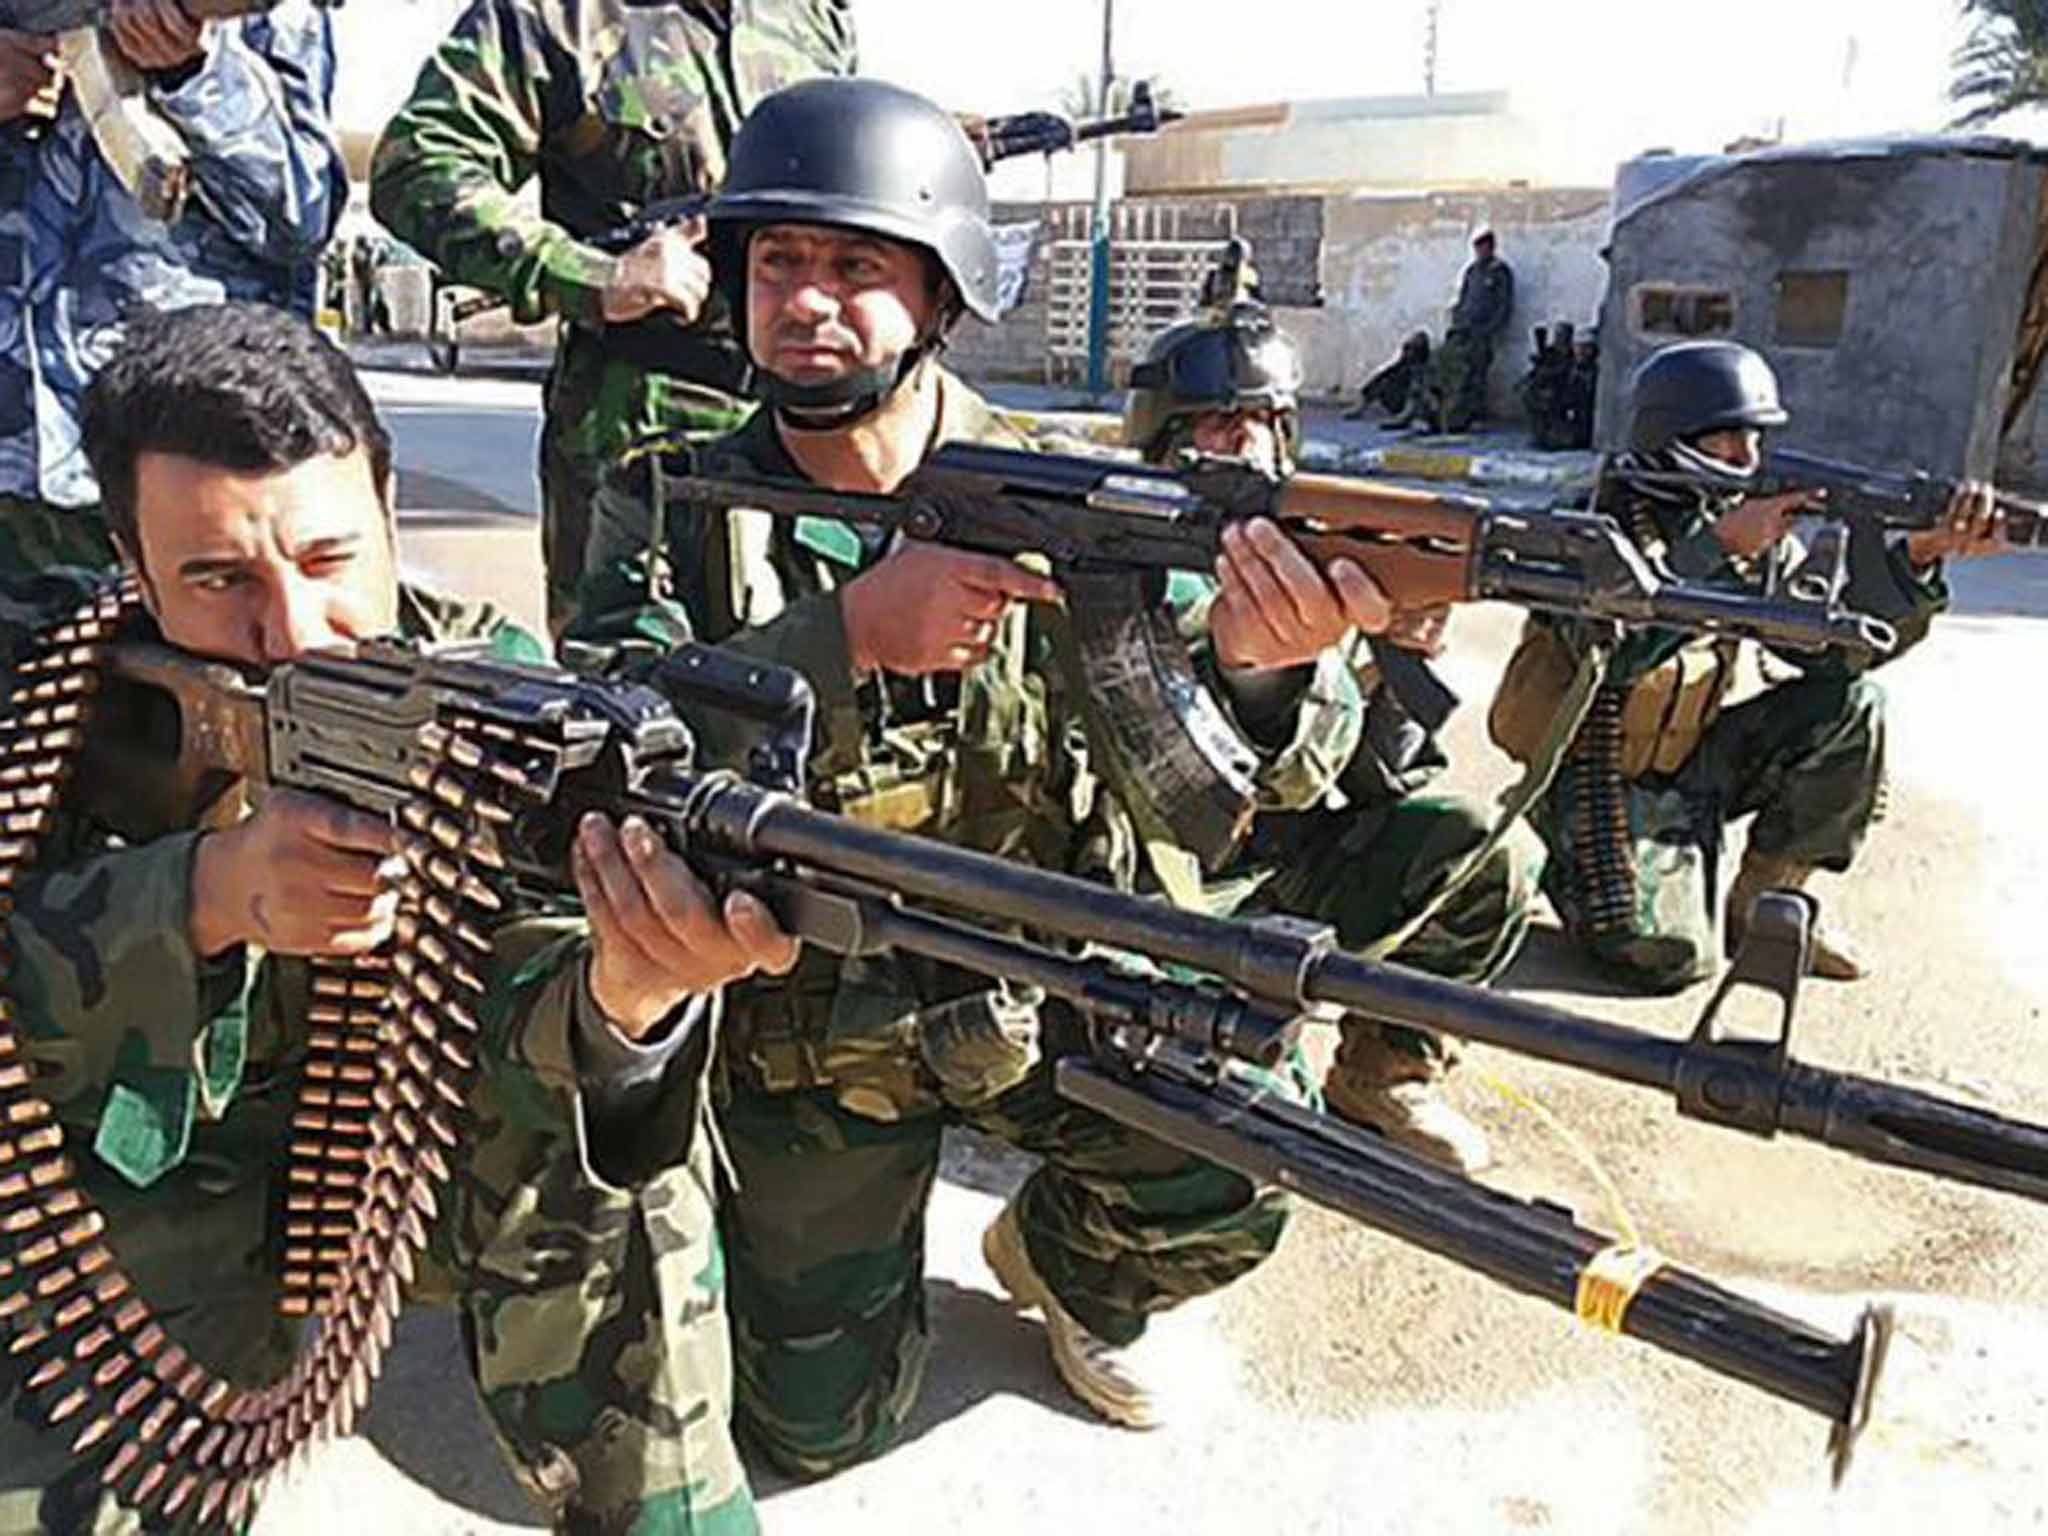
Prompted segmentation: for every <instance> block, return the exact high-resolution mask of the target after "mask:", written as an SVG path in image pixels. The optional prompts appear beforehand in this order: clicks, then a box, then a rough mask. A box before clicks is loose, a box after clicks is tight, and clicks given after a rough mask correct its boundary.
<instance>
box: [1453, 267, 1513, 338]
mask: <svg viewBox="0 0 2048 1536" xmlns="http://www.w3.org/2000/svg"><path fill="white" fill-rule="evenodd" d="M1514 312H1515V271H1514V268H1512V267H1510V266H1509V265H1508V264H1507V263H1506V262H1504V261H1502V260H1501V259H1500V258H1499V257H1498V256H1496V257H1494V258H1493V260H1491V261H1475V262H1472V263H1470V264H1468V265H1467V266H1466V268H1465V271H1464V273H1463V275H1462V276H1460V277H1459V279H1458V300H1457V302H1456V303H1455V304H1453V305H1452V306H1451V329H1452V330H1454V331H1464V332H1466V333H1468V334H1470V335H1473V336H1483V337H1485V338H1486V339H1487V340H1488V341H1492V340H1495V339H1497V338H1498V337H1499V336H1500V333H1501V332H1502V331H1504V330H1506V329H1507V328H1508V320H1509V319H1510V318H1511V317H1512V316H1513V314H1514Z"/></svg>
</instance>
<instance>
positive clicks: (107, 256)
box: [0, 0, 348, 570]
mask: <svg viewBox="0 0 2048 1536" xmlns="http://www.w3.org/2000/svg"><path fill="white" fill-rule="evenodd" d="M35 13H36V0H0V27H8V28H21V29H26V28H28V27H29V26H30V25H31V24H32V23H33V19H34V17H35ZM333 79H334V48H333V42H332V39H331V38H330V36H329V34H328V23H327V18H326V13H325V12H323V11H320V10H316V9H315V8H314V7H313V6H312V5H311V4H310V0H284V3H283V4H281V5H279V6H278V7H277V9H275V10H273V11H271V12H269V13H268V14H265V15H261V16H254V17H250V18H249V19H247V20H245V21H237V22H228V23H215V24H214V26H213V28H212V30H211V33H210V41H209V43H208V45H207V51H206V55H205V57H204V59H203V60H202V61H201V62H200V63H199V65H198V67H197V68H196V70H194V71H193V72H192V73H191V75H190V76H189V78H185V79H181V80H178V81H177V82H176V83H175V84H170V83H168V82H166V81H159V82H158V83H157V84H156V86H155V87H154V88H153V89H152V90H151V91H150V97H151V100H152V102H153V104H154V105H155V106H156V108H157V109H158V111H159V112H160V113H161V114H162V116H163V117H164V118H165V119H167V120H168V121H169V122H170V123H171V124H172V126H173V127H175V128H176V129H177V131H178V133H179V134H180V136H181V137H182V138H183V139H184V141H185V145H186V148H187V149H188V151H189V152H190V154H191V161H192V175H193V179H194V183H195V192H194V195H193V197H192V200H191V203H190V205H189V206H188V208H187V210H186V212H185V215H184V217H183V218H181V219H180V220H179V221H178V222H177V223H176V224H173V225H164V224H160V223H157V222H155V221H153V220H151V219H148V218H145V217H144V216H143V214H142V213H141V211H140V210H139V209H138V208H137V207H136V205H135V201H134V199H133V198H131V197H130V196H129V195H128V192H127V190H126V189H125V188H124V187H123V186H122V185H121V183H120V181H119V180H118V179H117V178H116V177H115V175H114V173H113V171H112V169H111V168H110V167H109V166H108V165H107V163H106V161H105V160H104V159H102V158H101V155H100V152H99V148H98V146H97V145H96V144H95V143H94V142H93V137H92V132H91V130H90V129H89V128H88V127H87V125H86V122H85V119H84V117H83V116H82V115H81V114H80V112H79V108H78V101H77V96H76V93H75V92H68V91H67V92H66V94H65V98H64V104H63V107H62V109H61V110H60V111H59V113H58V116H57V119H56V121H55V122H53V123H49V124H45V125H42V126H40V127H37V128H33V129H32V128H31V127H30V126H29V125H28V124H26V123H23V122H20V121H17V122H14V123H9V124H5V125H0V564H4V566H5V568H7V569H9V570H39V569H42V568H43V567H45V566H47V565H53V564H73V565H95V566H96V565H102V564H105V563H107V562H108V561H110V560H111V559H112V558H113V556H112V552H111V547H110V545H109V543H108V541H107V534H106V527H105V524H104V523H103V522H102V521H101V519H100V517H99V512H98V507H97V505H96V504H97V502H98V500H99V490H98V488H97V487H96V486H95V485H94V484H93V479H92V470H91V468H90V466H88V465H87V463H86V461H85V452H84V450H83V448H82V447H81V446H80V444H79V440H78V412H79V407H80V404H81V401H82V400H83V397H84V394H85V388H86V385H87V384H89V383H90V382H91V380H92V376H93V374H94V373H96V372H97V371H98V370H99V367H100V365H101V364H102V363H103V362H105V361H106V359H107V358H109V357H111V356H112V355H113V354H114V352H115V350H116V349H117V348H118V346H119V344H120V339H121V317H122V314H123V312H124V311H126V310H127V309H129V308H130V307H131V306H133V305H136V304H149V305H152V306H154V307H156V308H159V309H175V308H180V307H182V306H185V305H188V304H205V303H212V302H215V301H218V300H221V299H258V300H261V301H263V302H265V303H269V304H276V305H280V306H284V307H288V308H292V309H296V310H297V311H298V312H299V313H300V314H304V315H310V314H311V313H312V306H313V296H314V289H315V286H316V277H317V273H318V270H319V260H320V249H321V247H322V246H323V245H324V244H325V243H326V241H327V237H328V234H329V233H330V231H331V230H332V229H333V227H334V221H335V220H336V219H337V218H339V217H340V215H341V210H342V207H343V205H344V204H345V203H346V202H347V201H348V174H347V171H346V169H345V168H344V166H343V165H342V160H341V150H340V147H339V145H338V144H337V143H336V141H335V137H334V131H333V127H332V125H331V124H330V123H329V121H328V100H329V96H330V93H331V90H332V85H333Z"/></svg>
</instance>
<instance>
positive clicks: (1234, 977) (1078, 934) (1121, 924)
mask: <svg viewBox="0 0 2048 1536" xmlns="http://www.w3.org/2000/svg"><path fill="white" fill-rule="evenodd" d="M687 793H688V798H689V800H690V803H691V804H692V805H693V806H694V807H695V809H694V810H693V812H692V813H691V816H690V818H689V823H688V833H687V835H688V838H689V840H690V846H691V847H692V848H693V849H698V850H704V851H708V852H710V853H712V854H714V855H715V854H719V853H724V854H727V855H738V856H740V857H741V858H742V859H743V860H760V859H764V858H765V859H783V860H788V861H790V862H791V864H792V866H793V867H795V868H799V869H803V870H806V871H811V872H814V873H816V874H817V875H818V876H819V877H820V878H836V879H844V880H854V881H860V882H866V883H867V886H868V889H869V890H870V891H873V892H894V893H899V894H900V895H901V896H904V897H916V898H922V899H927V900H930V901H933V902H936V903H939V904H941V905H942V906H946V907H951V908H953V909H955V910H959V911H972V912H976V913H980V914H984V915H985V916H987V917H988V918H989V919H990V920H992V921H996V922H1001V923H1009V924H1016V925H1020V926H1022V927H1024V928H1026V929H1029V930H1032V931H1036V932H1040V933H1046V934H1051V935H1057V936H1060V937H1063V938H1067V939H1072V940H1076V941H1079V942H1083V943H1088V944H1092V945H1100V946H1106V947H1109V948H1112V949H1121V950H1125V951H1128V952H1129V953H1131V954H1136V955H1143V956H1146V957H1147V958H1149V959H1151V960H1153V961H1156V962H1158V963H1160V964H1170V965H1180V966H1185V967H1187V968H1189V969H1191V970H1193V971H1196V972H1199V973H1201V974H1203V975H1206V976H1211V977H1215V978H1218V979H1219V980H1220V981H1221V982H1222V983H1224V984H1225V985H1226V986H1228V987H1230V988H1233V989H1236V990H1238V991H1240V992H1242V993H1244V994H1246V995H1248V996H1249V997H1252V998H1255V999H1262V1000H1265V1001H1266V1002H1268V1003H1275V1004H1281V1005H1285V1006H1288V1007H1293V1008H1296V1009H1299V1010H1305V1009H1308V1008H1311V1007H1313V1006H1315V1005H1319V1004H1320V1005H1327V1006H1331V1007H1336V1008H1340V1009H1344V1010H1346V1011H1349V1012H1353V1013H1358V1014H1363V1015H1365V1016H1367V1017H1369V1018H1376V1019H1387V1020H1391V1021H1393V1022H1396V1023H1404V1024H1411V1025H1414V1026H1416V1027H1419V1028H1426V1029H1434V1030H1439V1031H1443V1032H1445V1033H1450V1034H1458V1035H1466V1036H1470V1037H1471V1038H1473V1039H1476V1040H1483V1041H1485V1042H1486V1043H1487V1044H1489V1045H1497V1046H1500V1047H1502V1048H1503V1049H1506V1050H1511V1051H1516V1052H1519V1053H1520V1054H1523V1055H1527V1056H1535V1057H1538V1058H1540V1059H1542V1060H1545V1061H1552V1062H1556V1063H1558V1064H1560V1065H1563V1066H1569V1067H1577V1068H1580V1069H1582V1070H1586V1071H1590V1072H1595V1073H1598V1074H1599V1075H1601V1076H1603V1077H1609V1078H1613V1079H1615V1080H1617V1081H1619V1082H1624V1083H1633V1084H1636V1085H1637V1086H1640V1087H1646V1088H1656V1089H1661V1090H1664V1091H1667V1092H1670V1093H1672V1094H1673V1095H1674V1096H1675V1097H1676V1098H1677V1100H1678V1102H1679V1104H1680V1107H1681V1108H1682V1109H1683V1110H1684V1111H1685V1112H1686V1113H1688V1114H1691V1115H1694V1116H1696V1117H1698V1118H1701V1119H1706V1120H1711V1121H1713V1122H1715V1123H1718V1124H1721V1125H1724V1126H1728V1127H1731V1128H1735V1129H1740V1130H1745V1131H1749V1132H1751V1133H1754V1134H1758V1135H1769V1134H1772V1133H1773V1132H1778V1131H1783V1132H1786V1133H1788V1134H1791V1135H1795V1136H1801V1137H1805V1138H1807V1139H1809V1140H1813V1141H1818V1142H1821V1143H1822V1144H1824V1145H1827V1146H1831V1147H1834V1148H1836V1149H1837V1150H1840V1151H1846V1152H1850V1153H1853V1154H1854V1155H1856V1156H1858V1157H1863V1158H1868V1159H1871V1160H1873V1161H1877V1162H1884V1163H1890V1164H1892V1165H1894V1166H1897V1167H1901V1168H1911V1169H1916V1170H1918V1171H1921V1172H1924V1173H1932V1174H1937V1175H1939V1176H1941V1177H1943V1178H1952V1179H1959V1180H1962V1181H1964V1182H1967V1183H1973V1184H1978V1185H1981V1186H1983V1187H1985V1188H1988V1189H1998V1190H2003V1191H2006V1192H2007V1193H2010V1194H2018V1195H2024V1196H2026V1197H2028V1198H2030V1199H2034V1200H2041V1201H2048V1127H2043V1126H2038V1125H2033V1124H2030V1123H2027V1122H2025V1121H2020V1120H2014V1119H2010V1118H2007V1117H2005V1116H2001V1115H1997V1114H1993V1113H1991V1112H1989V1111H1986V1110H1978V1109H1972V1108H1969V1107H1967V1106H1964V1105H1960V1104H1955V1103H1952V1102H1951V1101H1949V1100H1946V1099H1942V1098H1940V1097H1938V1096H1936V1095H1933V1094H1928V1093H1922V1092H1918V1091H1916V1090H1914V1089H1909V1088H1903V1087H1898V1086H1895V1085H1893V1084H1890V1083H1885V1082H1880V1081H1877V1080H1875V1079H1871V1078H1865V1077H1859V1076H1857V1075H1855V1074H1853V1073H1847V1072H1833V1071H1828V1070H1826V1069H1823V1068H1819V1067H1812V1066H1807V1065H1805V1064H1803V1063H1800V1062H1797V1061H1794V1060H1791V1059H1789V1058H1788V1057H1787V1056H1786V1054H1785V1046H1786V1042H1785V1040H1783V1039H1782V1038H1781V1039H1779V1040H1777V1041H1775V1042H1769V1043H1767V1044H1766V1043H1750V1042H1739V1041H1731V1040H1721V1039H1718V1038H1715V1037H1713V1036H1712V1035H1711V1033H1710V1032H1709V1031H1707V1030H1705V1029H1702V1030H1701V1031H1700V1032H1698V1033H1696V1034H1695V1035H1694V1036H1693V1037H1692V1038H1691V1039H1689V1040H1669V1039H1665V1038H1663V1037H1660V1036H1655V1035H1647V1034H1644V1033H1642V1032H1640V1031H1637V1030H1632V1029H1629V1028H1626V1027H1624V1026H1622V1025H1618V1024H1609V1023H1606V1022H1604V1021H1602V1020H1598V1019H1591V1018H1586V1017H1583V1016H1581V1015H1578V1014H1573V1013H1567V1012H1565V1011H1564V1010H1562V1009H1558V1008H1552V1007H1549V1006H1546V1005H1544V1004H1541V1003H1535V1002H1530V1001H1527V1000H1525V999H1522V998H1515V997H1506V996H1503V995H1501V994H1499V993H1496V992H1490V991H1487V990H1485V989H1483V988H1477V987H1471V986H1466V985H1464V984H1462V983H1458V982H1453V981H1446V980H1444V979H1443V978H1441V977H1436V976H1429V975H1425V974H1423V973H1422V972H1419V971H1411V970H1407V969H1405V968H1403V967H1401V966H1396V965H1383V964H1377V963H1374V962H1372V961H1367V960H1361V959H1359V958H1357V957H1356V956H1353V955H1349V954H1345V953H1343V952H1342V951H1339V950H1336V949H1334V948H1332V947H1330V946H1329V945H1328V944H1327V943H1319V942H1317V941H1316V940H1315V939H1314V938H1312V937H1308V936H1304V935H1302V934H1300V933H1298V932H1295V931H1293V930H1292V929H1291V928H1290V927H1288V926H1287V925H1273V924H1266V923H1259V922H1234V921H1228V920H1224V919H1220V918H1215V917H1211V916H1208V915H1207V914H1205V913H1200V912H1192V911H1185V910H1182V909H1179V908H1175V907H1170V906H1166V905H1164V904H1162V903H1159V902H1154V901H1147V900H1143V899H1141V898H1138V897H1133V896H1125V895H1121V894H1119V893H1116V892H1113V891H1107V890H1104V889H1103V888H1102V887H1100V886H1096V885H1091V884H1090V883H1089V882H1087V881H1085V880H1078V879H1074V878H1072V877H1069V876H1064V875H1059V874H1055V873H1052V872H1050V871H1046V870H1039V869H1033V868H1030V867H1029V866H1026V865H1022V864H1013V863H1009V862H1007V861H1004V860H1000V859H992V858H987V857H985V856H982V855H978V854H974V853H971V852H969V851H967V850H964V849H958V848H950V847H948V846H946V845H945V844H943V843H938V842H933V841H930V840H928V839H922V838H912V839H907V840H906V839H902V838H897V837H892V836H890V835H889V834H887V833H884V832H879V831H877V830H876V829H873V828H867V827H862V826H859V825H857V824H855V823H852V822H848V821H845V820H843V819H841V818H838V817H834V816H830V815H827V814H824V813H822V812H819V811H814V810H811V809H810V808H809V807H807V806H804V805H803V804H801V803H800V802H798V801H796V800H795V799H793V798H791V797H789V796H787V795H780V794H776V793H774V792H770V791H764V790H760V789H758V788H755V787H753V786H750V785H747V784H744V783H742V782H739V781H722V782H711V781H693V783H692V784H691V786H690V788H689V789H688V791H687ZM656 814H659V812H656ZM668 819H671V820H672V819H673V818H672V817H671V818H668ZM962 963H963V964H964V963H966V962H962ZM969 968H970V969H973V968H976V967H973V966H970V967H969Z"/></svg>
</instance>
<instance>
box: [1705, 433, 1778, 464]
mask: <svg viewBox="0 0 2048 1536" xmlns="http://www.w3.org/2000/svg"><path fill="white" fill-rule="evenodd" d="M1695 446H1697V447H1698V449H1699V451H1700V452H1701V453H1704V454H1705V455H1706V456H1707V457H1708V458H1710V459H1719V460H1720V461H1721V462H1722V463H1723V464H1726V465H1728V466H1729V467H1730V468H1731V469H1740V470H1753V469H1755V468H1756V467H1757V466H1758V465H1759V464H1761V463H1763V461H1764V435H1763V433H1761V432H1759V431H1757V429H1756V428H1755V427H1724V428H1723V429H1722V430H1721V431H1719V432H1708V433H1706V434H1704V435H1703V436H1701V438H1700V439H1699V441H1698V443H1697V444H1696V445H1695Z"/></svg>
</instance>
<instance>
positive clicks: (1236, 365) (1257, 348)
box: [1124, 304, 1301, 459]
mask: <svg viewBox="0 0 2048 1536" xmlns="http://www.w3.org/2000/svg"><path fill="white" fill-rule="evenodd" d="M1252 410H1270V411H1274V412H1276V413H1278V415H1279V417H1280V428H1281V437H1282V439H1283V441H1284V443H1285V446H1286V451H1287V455H1288V457H1289V458H1290V459H1292V458H1295V457H1297V456H1299V454H1300V451H1301V352H1300V349H1299V348H1297V347H1296V346H1295V344H1294V343H1293V342H1292V341H1291V340H1289V339H1288V337H1287V335H1286V333H1285V332H1283V331H1281V330H1279V329H1278V328H1277V327H1275V326H1274V324H1273V318H1272V315H1271V313H1270V312H1269V311H1268V310H1267V309H1266V308H1265V307H1264V306H1263V305H1258V304H1238V305H1235V306H1233V307H1232V308H1231V310H1230V312H1229V314H1228V315H1227V316H1225V317H1223V318H1220V319H1205V320H1184V321H1182V322H1181V323H1180V324H1179V325H1175V326H1171V327H1169V328H1168V329H1166V330H1164V331H1161V332H1160V333H1159V334H1158V335H1157V336H1156V337H1154V338H1153V340H1152V345H1151V346H1150V347H1148V348H1146V351H1145V358H1144V361H1142V362H1140V363H1139V364H1138V365H1137V366H1136V367H1135V368H1133V369H1132V370H1131V390H1130V394H1129V395H1128V396H1127V397H1126V398H1125V400H1124V442H1125V444H1126V445H1127V446H1129V447H1132V448H1136V449H1137V450H1138V451H1139V452H1140V453H1142V454H1144V455H1145V457H1146V458H1148V459H1157V458H1163V457H1165V455H1166V453H1167V452H1168V451H1169V450H1170V448H1171V446H1172V439H1173V437H1174V435H1175V432H1176V429H1185V428H1187V427H1189V426H1191V424H1192V423H1193V421H1194V419H1195V418H1196V417H1198V416H1201V415H1204V414H1205V413H1207V412H1209V411H1252Z"/></svg>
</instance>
